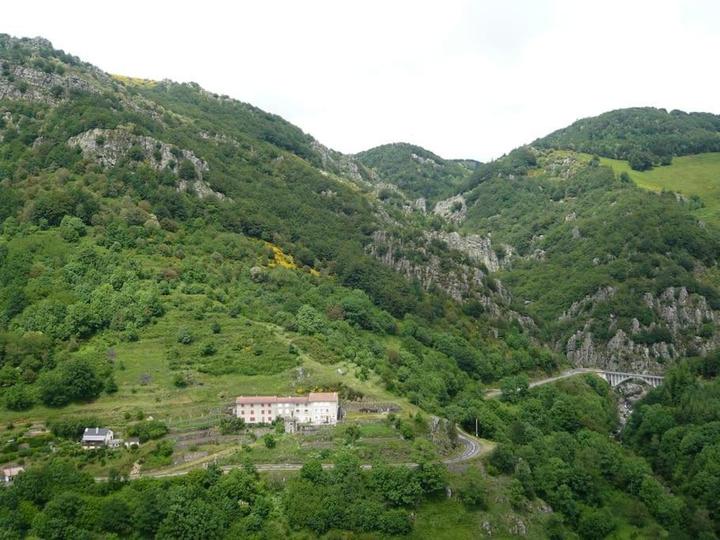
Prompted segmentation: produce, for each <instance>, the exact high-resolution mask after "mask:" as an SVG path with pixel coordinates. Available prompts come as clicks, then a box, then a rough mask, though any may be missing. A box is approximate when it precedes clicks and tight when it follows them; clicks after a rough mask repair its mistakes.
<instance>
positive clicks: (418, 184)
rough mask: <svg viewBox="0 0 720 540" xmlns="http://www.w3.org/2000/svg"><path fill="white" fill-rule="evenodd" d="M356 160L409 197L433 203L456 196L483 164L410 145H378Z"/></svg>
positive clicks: (362, 153)
mask: <svg viewBox="0 0 720 540" xmlns="http://www.w3.org/2000/svg"><path fill="white" fill-rule="evenodd" d="M355 157H356V158H357V160H358V161H359V162H360V163H362V164H363V165H365V166H366V167H368V168H370V169H372V170H374V171H376V172H377V174H378V175H379V177H380V178H381V179H382V180H384V181H386V182H390V183H391V184H394V185H396V186H397V187H399V188H400V189H401V190H402V191H403V192H404V193H406V194H407V195H408V196H410V197H412V198H418V197H423V198H425V199H426V200H427V201H428V202H431V203H434V202H436V201H437V200H439V199H443V198H446V197H448V196H450V195H453V194H454V191H455V190H456V189H457V188H458V187H459V186H460V185H462V184H463V182H464V181H465V180H466V179H467V178H468V177H469V176H470V174H471V173H472V171H473V169H474V168H475V167H476V166H477V165H479V163H477V162H473V161H471V160H465V161H458V160H454V161H453V160H446V159H443V158H441V157H439V156H436V155H435V154H433V153H432V152H429V151H428V150H425V149H424V148H421V147H419V146H415V145H412V144H406V143H394V144H385V145H382V146H377V147H375V148H371V149H370V150H366V151H364V152H360V153H359V154H357V155H356V156H355Z"/></svg>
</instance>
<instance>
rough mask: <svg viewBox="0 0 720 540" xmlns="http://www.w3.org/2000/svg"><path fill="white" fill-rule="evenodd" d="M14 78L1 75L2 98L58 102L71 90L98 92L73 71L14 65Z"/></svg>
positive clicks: (0, 95) (12, 69) (0, 90)
mask: <svg viewBox="0 0 720 540" xmlns="http://www.w3.org/2000/svg"><path fill="white" fill-rule="evenodd" d="M10 73H11V74H12V78H13V79H14V80H12V81H11V80H10V79H9V78H7V77H3V76H0V99H14V100H29V101H40V102H43V103H51V104H54V103H58V102H59V101H61V100H62V99H64V97H65V96H67V94H68V92H69V91H71V90H77V91H81V92H96V91H97V90H96V89H95V87H94V86H93V85H91V84H90V83H89V82H88V81H86V80H85V79H82V78H80V77H77V76H76V75H73V74H71V73H66V74H64V75H60V74H58V73H45V72H44V71H40V70H39V69H35V68H33V67H28V66H12V67H11V69H10Z"/></svg>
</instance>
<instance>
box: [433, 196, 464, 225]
mask: <svg viewBox="0 0 720 540" xmlns="http://www.w3.org/2000/svg"><path fill="white" fill-rule="evenodd" d="M433 213H434V214H436V215H438V216H441V217H443V218H445V219H447V220H448V221H450V222H453V223H462V222H463V221H465V217H466V216H467V205H466V204H465V197H463V196H462V195H455V196H453V197H450V198H449V199H444V200H442V201H438V202H437V203H436V204H435V208H433Z"/></svg>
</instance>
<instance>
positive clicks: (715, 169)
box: [600, 152, 720, 224]
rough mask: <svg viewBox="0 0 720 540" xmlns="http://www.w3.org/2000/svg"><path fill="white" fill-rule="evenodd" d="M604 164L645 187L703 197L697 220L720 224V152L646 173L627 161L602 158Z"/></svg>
mask: <svg viewBox="0 0 720 540" xmlns="http://www.w3.org/2000/svg"><path fill="white" fill-rule="evenodd" d="M600 162H601V163H602V164H603V165H607V166H609V167H611V168H612V169H613V170H614V171H615V172H616V173H621V172H626V173H628V175H629V176H630V178H631V179H632V180H633V182H635V183H636V184H637V185H638V186H640V187H642V188H645V189H649V190H651V191H662V190H668V191H676V192H678V193H682V194H683V195H686V196H688V197H690V196H693V195H696V196H698V197H700V199H701V200H702V202H703V203H704V207H702V208H698V209H697V210H695V213H696V214H697V217H698V218H700V219H703V220H705V221H708V222H711V223H716V224H718V223H720V153H718V152H711V153H706V154H697V155H694V156H681V157H675V158H673V162H672V165H669V166H667V167H655V168H653V169H651V170H649V171H643V172H640V171H633V170H632V169H631V168H630V166H629V165H628V163H627V161H620V160H616V159H608V158H600Z"/></svg>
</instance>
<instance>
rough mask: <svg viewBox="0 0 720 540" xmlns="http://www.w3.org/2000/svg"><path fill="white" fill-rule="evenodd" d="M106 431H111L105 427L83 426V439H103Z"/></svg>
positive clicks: (106, 433)
mask: <svg viewBox="0 0 720 540" xmlns="http://www.w3.org/2000/svg"><path fill="white" fill-rule="evenodd" d="M108 433H112V432H111V431H110V430H109V429H107V428H101V427H94V428H85V432H84V433H83V441H103V440H105V437H106V436H107V435H108Z"/></svg>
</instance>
